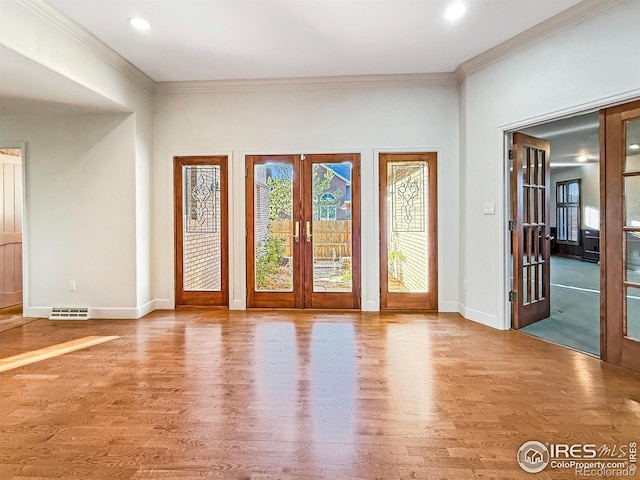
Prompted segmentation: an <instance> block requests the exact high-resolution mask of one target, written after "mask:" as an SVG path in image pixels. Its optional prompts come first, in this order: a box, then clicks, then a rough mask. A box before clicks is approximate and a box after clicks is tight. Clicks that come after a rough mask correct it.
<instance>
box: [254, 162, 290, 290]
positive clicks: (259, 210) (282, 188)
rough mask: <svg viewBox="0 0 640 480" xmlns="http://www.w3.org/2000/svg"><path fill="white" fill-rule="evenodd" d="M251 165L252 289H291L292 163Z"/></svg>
mask: <svg viewBox="0 0 640 480" xmlns="http://www.w3.org/2000/svg"><path fill="white" fill-rule="evenodd" d="M253 168H254V172H253V188H254V200H253V201H254V207H253V216H254V223H253V225H254V227H253V230H254V238H253V240H254V244H255V257H254V262H255V268H254V271H255V289H256V291H257V292H292V291H293V256H292V252H293V238H294V233H292V232H293V229H294V226H293V224H294V220H293V218H294V217H293V165H291V164H283V163H267V164H262V165H254V167H253ZM298 225H299V224H298ZM298 228H299V226H298Z"/></svg>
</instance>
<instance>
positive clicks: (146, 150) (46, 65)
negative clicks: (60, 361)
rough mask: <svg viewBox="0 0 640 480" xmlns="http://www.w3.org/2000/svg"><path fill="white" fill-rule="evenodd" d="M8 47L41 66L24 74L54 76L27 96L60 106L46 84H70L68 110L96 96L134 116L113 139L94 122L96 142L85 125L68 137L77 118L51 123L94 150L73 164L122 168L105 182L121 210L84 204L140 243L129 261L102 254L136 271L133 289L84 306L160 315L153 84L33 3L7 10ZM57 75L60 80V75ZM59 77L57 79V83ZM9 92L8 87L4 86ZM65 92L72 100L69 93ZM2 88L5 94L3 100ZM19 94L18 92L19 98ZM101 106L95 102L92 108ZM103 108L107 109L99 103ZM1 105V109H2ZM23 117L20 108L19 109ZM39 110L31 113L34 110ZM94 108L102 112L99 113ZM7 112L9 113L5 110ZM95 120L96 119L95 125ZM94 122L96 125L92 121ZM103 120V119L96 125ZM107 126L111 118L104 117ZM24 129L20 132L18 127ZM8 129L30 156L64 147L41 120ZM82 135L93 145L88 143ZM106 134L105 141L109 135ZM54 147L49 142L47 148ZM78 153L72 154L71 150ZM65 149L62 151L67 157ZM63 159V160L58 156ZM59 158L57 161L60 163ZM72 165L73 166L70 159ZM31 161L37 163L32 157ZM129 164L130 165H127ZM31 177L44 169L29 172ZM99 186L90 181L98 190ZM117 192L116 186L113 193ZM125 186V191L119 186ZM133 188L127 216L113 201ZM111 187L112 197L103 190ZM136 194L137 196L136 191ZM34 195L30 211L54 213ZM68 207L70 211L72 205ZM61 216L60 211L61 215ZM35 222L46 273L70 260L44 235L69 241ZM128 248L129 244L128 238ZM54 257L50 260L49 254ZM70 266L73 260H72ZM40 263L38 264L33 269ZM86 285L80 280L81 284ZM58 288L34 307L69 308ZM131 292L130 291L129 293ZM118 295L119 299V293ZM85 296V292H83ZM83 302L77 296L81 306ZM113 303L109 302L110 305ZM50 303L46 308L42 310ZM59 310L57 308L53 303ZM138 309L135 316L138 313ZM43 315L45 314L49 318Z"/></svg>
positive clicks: (3, 15)
mask: <svg viewBox="0 0 640 480" xmlns="http://www.w3.org/2000/svg"><path fill="white" fill-rule="evenodd" d="M0 46H2V47H3V48H2V50H0V51H2V52H7V51H8V50H7V49H9V50H10V51H12V52H15V53H16V54H19V55H21V56H23V57H24V58H26V59H28V61H31V62H33V63H34V65H37V67H35V66H34V67H33V68H30V67H28V65H26V64H25V62H23V61H22V60H20V62H19V65H20V66H21V67H24V68H23V69H22V68H21V72H22V73H26V72H30V71H38V70H42V69H47V70H48V71H50V72H52V74H51V75H38V76H37V75H32V76H31V78H28V79H26V80H25V81H28V82H29V83H30V85H28V88H25V89H24V90H25V91H29V92H34V91H36V92H37V91H38V89H39V90H41V91H43V92H45V91H46V92H47V95H46V96H45V95H43V97H46V100H47V101H49V102H51V101H53V102H56V101H57V99H56V98H55V96H54V97H53V98H52V95H51V88H50V85H48V84H47V83H46V80H45V79H52V78H53V79H57V78H61V79H67V84H61V83H60V82H59V81H57V83H56V85H58V86H59V87H63V88H60V92H61V93H60V94H61V98H60V102H65V103H74V98H73V92H77V95H76V98H77V104H78V106H79V107H80V108H82V107H83V102H85V101H86V100H87V99H91V98H92V96H93V97H95V96H96V95H99V96H102V97H104V98H105V99H107V100H108V101H107V102H104V103H105V105H109V103H113V104H115V105H116V107H115V108H114V109H113V110H117V111H123V110H124V111H128V112H132V113H133V114H132V115H130V116H127V120H126V121H122V122H121V123H120V125H119V127H118V128H117V129H116V131H117V133H116V131H114V132H113V133H110V134H108V135H107V134H106V133H105V132H103V127H104V125H103V124H102V123H101V122H102V121H97V120H96V121H94V120H95V119H93V120H91V121H88V123H87V125H86V126H89V125H93V126H95V128H96V132H97V133H98V134H99V135H98V138H95V136H94V135H93V133H92V132H91V131H90V130H88V129H87V128H85V127H86V126H85V125H82V124H81V122H80V123H78V130H77V133H76V135H77V137H75V138H74V137H73V135H71V133H72V130H70V129H64V128H63V126H65V125H70V124H72V123H74V122H75V121H76V120H75V118H80V117H74V118H72V119H71V120H70V119H69V117H67V116H65V113H64V110H60V112H61V116H60V118H59V119H58V118H55V115H54V116H53V118H51V119H50V120H49V123H50V124H51V125H52V126H55V127H56V128H53V129H52V131H56V132H58V133H59V135H60V136H61V137H64V138H65V139H66V141H68V142H69V143H70V144H74V143H77V144H79V145H83V146H84V147H86V150H87V155H88V156H82V157H81V158H74V157H73V156H72V157H71V159H70V160H71V161H73V160H77V161H80V160H81V165H100V166H102V162H103V161H105V162H106V163H105V164H104V167H105V168H106V167H107V165H112V166H113V165H116V166H121V167H123V168H120V171H119V172H118V177H117V178H114V177H113V175H111V174H108V175H107V172H106V171H105V172H104V173H105V176H104V178H103V181H104V182H107V181H111V180H114V181H115V183H112V184H111V185H112V187H111V188H112V193H111V194H109V195H108V196H107V197H106V198H111V200H113V202H114V203H115V205H116V207H114V209H113V210H109V209H108V208H106V205H107V203H105V201H106V200H105V197H102V198H98V197H88V198H85V199H84V201H85V202H86V203H85V207H86V208H87V209H88V210H92V211H94V212H100V214H101V216H102V218H103V221H104V222H106V223H107V224H110V225H118V224H120V223H121V222H122V223H124V224H125V225H127V228H128V226H130V225H133V226H134V235H133V237H131V238H128V237H126V241H127V242H128V243H127V244H126V246H123V247H122V248H126V249H127V250H128V252H131V255H133V257H131V256H130V255H125V257H119V256H118V251H119V250H120V247H118V248H116V249H115V250H114V249H113V248H111V247H109V248H100V249H99V252H98V253H99V255H100V258H101V260H99V261H100V262H105V265H106V264H109V265H113V266H114V267H115V266H118V267H123V268H124V267H126V268H124V272H125V274H126V275H128V273H130V271H133V272H135V273H134V281H133V283H131V282H129V281H128V280H125V281H124V282H123V284H122V285H121V287H118V288H116V289H114V290H113V291H112V292H111V293H109V294H107V293H105V292H101V291H99V289H98V288H97V285H96V287H95V289H94V292H93V293H92V295H91V296H89V297H87V298H85V299H84V301H85V302H86V303H87V304H88V306H90V307H101V306H107V305H109V306H111V307H113V308H114V309H115V310H113V312H112V313H109V312H108V311H105V315H111V316H123V317H132V316H133V317H136V316H140V315H142V314H144V313H146V312H148V311H150V310H151V309H153V306H154V305H153V302H152V300H153V299H152V297H151V263H150V262H151V227H152V226H151V214H152V212H151V198H152V189H151V181H152V143H153V129H152V125H153V122H152V115H153V95H152V93H151V92H152V89H153V82H152V80H151V79H150V78H149V77H147V76H146V75H144V74H143V73H142V72H140V71H139V70H137V69H136V68H135V67H133V66H132V65H131V64H129V63H128V62H127V61H126V60H124V59H123V58H121V57H119V56H118V55H117V54H115V52H113V51H111V50H110V49H109V48H108V47H106V46H105V45H104V44H101V43H100V42H99V41H97V40H96V39H94V38H93V37H91V36H90V35H89V34H88V33H86V32H85V31H83V30H82V29H79V28H78V27H77V26H75V25H74V24H73V23H72V22H70V21H69V20H67V19H66V18H65V17H63V16H61V15H60V14H58V13H57V12H56V11H55V10H53V9H52V8H51V7H50V6H49V5H48V4H46V3H44V2H38V1H34V2H31V1H25V2H18V1H15V0H5V1H2V2H0ZM16 58H18V57H16V56H15V55H13V54H12V55H11V59H13V60H15V59H16ZM53 74H55V75H53ZM56 75H57V76H56ZM0 87H1V86H0ZM63 91H64V92H63ZM86 91H89V92H92V93H93V95H89V94H87V92H86ZM1 92H2V88H0V93H1ZM12 93H13V94H15V92H12ZM92 101H93V100H92ZM94 103H96V104H99V103H100V102H94ZM0 105H1V103H0ZM12 105H13V107H14V109H15V101H14V102H13V103H12ZM29 107H30V109H31V105H29ZM92 108H94V109H95V108H96V107H95V105H93V106H92ZM48 110H49V111H55V108H53V107H51V106H50V107H49V108H48ZM108 110H110V109H109V107H108V106H107V107H104V111H108ZM0 111H1V109H0ZM88 118H90V117H88ZM91 118H92V117H91ZM96 118H97V117H96ZM104 118H106V117H104ZM14 121H15V122H16V123H15V124H13V123H12V122H14ZM2 122H3V125H5V126H6V129H5V131H3V132H1V133H0V140H5V139H6V140H20V141H26V142H27V149H28V151H29V152H30V151H31V147H32V146H34V148H36V151H37V152H39V153H38V155H42V156H43V157H44V156H46V155H48V153H43V152H54V151H53V145H56V146H59V144H58V138H56V137H55V136H53V135H50V134H48V133H47V132H46V131H45V130H46V129H44V128H42V127H43V126H42V125H41V124H40V122H41V120H40V119H37V118H34V119H33V123H31V120H29V119H26V118H22V119H18V118H4V119H2ZM123 129H128V130H129V132H128V133H127V134H125V132H124V131H123ZM80 133H82V134H83V135H84V136H85V138H80ZM103 133H104V136H102V134H103ZM87 138H93V140H94V141H96V142H98V143H97V144H95V148H93V147H91V143H90V141H88V140H87ZM47 142H49V143H48V144H47ZM106 145H109V148H110V149H111V151H112V152H119V153H120V154H121V157H120V158H118V159H117V160H114V159H113V158H111V159H109V160H108V161H107V157H108V156H109V155H108V152H107V150H106ZM68 148H72V147H68ZM67 150H68V149H63V150H62V151H67ZM54 153H55V152H54ZM54 156H55V157H56V158H58V157H59V155H57V153H56V154H55V155H54ZM66 160H67V161H69V159H66ZM27 161H29V157H27ZM35 161H36V164H37V165H43V164H45V163H46V162H44V161H43V160H41V159H36V160H35ZM122 162H126V164H124V165H123V164H122ZM65 165H66V164H65V163H64V162H63V163H62V164H61V166H62V167H63V170H62V171H69V172H70V170H71V169H70V168H68V169H67V168H66V167H65ZM29 168H30V169H35V168H36V167H35V166H34V167H32V166H29ZM39 168H40V167H39V166H38V167H37V170H34V172H36V173H35V175H38V174H39V172H40V170H39ZM95 171H99V170H92V172H86V173H87V174H88V175H90V174H91V173H93V172H95ZM69 175H70V176H69V179H76V180H78V181H79V180H80V178H79V177H77V174H76V173H74V174H71V173H69ZM94 182H95V180H90V183H91V184H93V183H94ZM113 185H115V186H113ZM118 185H119V186H118ZM125 185H126V186H127V189H128V190H127V192H126V193H127V194H126V195H125V196H124V197H123V198H125V199H128V201H129V202H130V203H129V204H128V208H127V209H126V210H124V209H122V208H119V207H118V206H117V205H118V204H119V202H120V199H113V197H114V195H116V194H117V193H118V192H119V188H122V187H123V186H125ZM100 187H101V188H99V190H101V191H102V192H103V193H105V194H107V191H106V188H107V183H104V184H100ZM102 187H104V189H103V188H102ZM129 187H130V189H129ZM27 195H28V196H29V198H30V199H31V200H32V202H33V206H32V204H31V203H30V204H27V205H26V208H27V210H30V209H31V208H36V206H38V205H40V206H42V205H46V202H44V201H43V198H48V197H46V195H47V193H46V191H42V190H40V189H35V190H31V191H29V192H27ZM65 205H66V204H65ZM58 212H59V213H61V211H60V210H58ZM28 218H29V219H30V220H28V221H29V222H31V221H33V222H36V223H34V224H33V225H30V228H31V230H33V232H32V233H33V236H32V237H31V240H32V241H33V247H34V251H37V252H38V253H37V254H35V253H34V251H32V250H29V253H34V255H36V256H34V257H33V258H30V259H29V262H30V264H32V265H34V266H35V268H38V265H39V264H43V265H57V264H58V263H59V262H61V261H62V259H60V258H57V257H56V256H55V253H54V252H50V251H49V250H48V249H46V248H43V249H42V250H40V246H41V245H43V244H45V243H47V241H48V240H47V238H40V237H39V236H38V235H39V234H43V235H44V234H45V232H46V233H47V235H49V234H51V235H53V236H54V237H56V235H58V234H60V235H61V236H62V235H64V233H63V232H62V231H57V230H56V229H57V228H58V227H57V225H55V224H53V225H52V226H51V228H53V232H49V230H47V229H42V228H41V225H40V224H38V223H37V222H39V220H38V216H37V214H35V215H33V216H29V217H28ZM121 241H125V238H122V239H121ZM108 244H109V242H108V241H107V239H105V242H103V244H102V246H104V247H107V246H108ZM46 252H49V253H46ZM80 257H81V258H82V259H83V261H87V260H88V257H87V256H86V255H82V254H81V255H80ZM123 258H127V259H128V260H127V261H128V262H130V264H127V265H126V266H125V265H123V264H122V261H123ZM68 260H69V259H68ZM33 262H37V263H33ZM106 271H108V272H110V275H111V277H110V278H108V279H106V278H105V279H103V286H104V284H112V283H113V284H115V283H117V281H118V276H119V275H120V274H122V273H123V269H122V268H108V269H107V270H105V272H106ZM30 278H31V280H29V281H33V282H37V281H38V280H37V279H36V277H30ZM77 280H78V281H79V279H77ZM56 282H57V283H56V285H53V286H52V287H51V288H52V292H51V293H50V294H48V295H44V296H42V295H41V292H39V291H38V288H39V287H37V286H36V285H33V287H34V288H35V289H36V290H35V291H34V292H33V293H34V295H35V296H34V297H33V299H34V301H37V304H38V305H39V306H42V307H44V306H48V307H51V306H54V305H60V303H65V302H66V300H67V296H66V294H63V293H62V292H59V294H58V293H53V292H58V288H59V287H58V286H57V284H58V283H59V279H57V280H56ZM125 286H126V289H125V288H124V287H125ZM31 287H32V286H31V285H26V288H25V290H26V291H27V292H29V291H30V288H31ZM116 292H117V293H116ZM78 293H79V292H78ZM79 297H80V295H79V294H78V295H76V297H75V300H76V301H77V299H78V298H79ZM107 300H108V301H107ZM42 302H44V303H42ZM48 302H52V303H48ZM124 306H126V307H127V309H126V310H122V311H120V310H118V309H119V308H124ZM131 308H133V309H131ZM41 314H44V313H42V312H41Z"/></svg>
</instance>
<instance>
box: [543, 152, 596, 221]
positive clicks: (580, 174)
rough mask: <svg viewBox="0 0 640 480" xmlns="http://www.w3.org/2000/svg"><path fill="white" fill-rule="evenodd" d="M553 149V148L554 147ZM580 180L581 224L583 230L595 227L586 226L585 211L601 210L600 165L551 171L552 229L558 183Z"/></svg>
mask: <svg viewBox="0 0 640 480" xmlns="http://www.w3.org/2000/svg"><path fill="white" fill-rule="evenodd" d="M552 148H553V147H552ZM578 179H579V180H580V195H581V197H582V198H581V202H582V211H581V212H580V215H581V216H580V224H581V227H580V228H582V229H583V230H584V229H589V228H593V227H588V226H586V225H585V223H584V222H585V218H586V217H585V214H584V210H585V208H587V207H592V208H595V209H597V210H598V211H599V210H600V164H599V163H589V164H585V165H580V166H577V167H570V168H559V169H551V192H550V193H551V195H550V196H551V198H550V205H549V211H550V213H551V222H549V223H550V225H551V226H552V227H555V226H556V182H566V181H567V180H578Z"/></svg>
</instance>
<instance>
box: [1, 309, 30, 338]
mask: <svg viewBox="0 0 640 480" xmlns="http://www.w3.org/2000/svg"><path fill="white" fill-rule="evenodd" d="M34 320H35V318H25V317H23V316H22V305H16V306H14V307H7V308H0V332H3V331H5V330H10V329H12V328H15V327H19V326H20V325H24V324H25V323H29V322H33V321H34Z"/></svg>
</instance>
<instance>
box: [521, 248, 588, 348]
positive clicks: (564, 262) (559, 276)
mask: <svg viewBox="0 0 640 480" xmlns="http://www.w3.org/2000/svg"><path fill="white" fill-rule="evenodd" d="M522 331H523V332H526V333H529V334H531V335H535V336H536V337H540V338H543V339H545V340H548V341H550V342H554V343H558V344H560V345H566V346H567V347H571V348H574V349H576V350H580V351H582V352H586V353H590V354H592V355H596V356H600V266H599V265H598V264H595V263H589V262H582V261H580V260H573V259H570V258H563V257H551V316H550V317H549V318H546V319H544V320H541V321H539V322H536V323H534V324H532V325H529V326H527V327H525V328H523V329H522Z"/></svg>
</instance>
